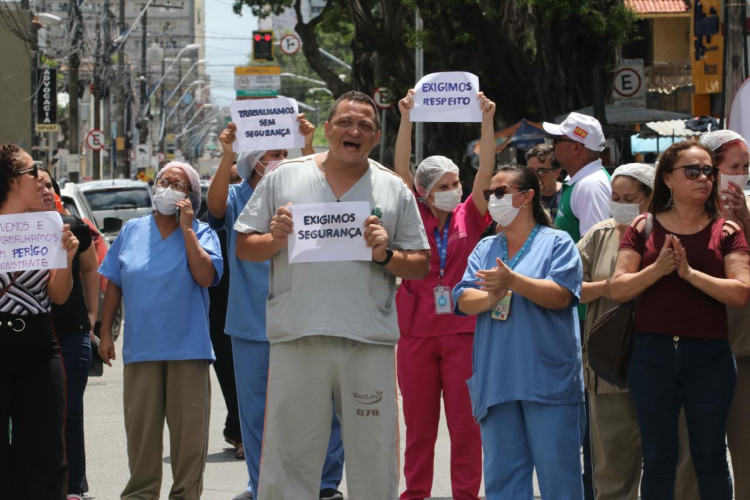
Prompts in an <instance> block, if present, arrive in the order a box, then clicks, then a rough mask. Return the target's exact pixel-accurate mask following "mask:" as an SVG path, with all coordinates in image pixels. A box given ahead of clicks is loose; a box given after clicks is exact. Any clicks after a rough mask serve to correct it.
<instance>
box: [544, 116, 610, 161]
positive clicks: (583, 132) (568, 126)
mask: <svg viewBox="0 0 750 500" xmlns="http://www.w3.org/2000/svg"><path fill="white" fill-rule="evenodd" d="M543 127H544V131H545V132H547V133H548V134H550V135H564V136H566V137H568V138H570V139H573V140H574V141H576V142H580V143H581V144H583V145H584V147H585V148H586V149H590V150H592V151H604V132H602V125H601V123H599V120H597V119H596V118H594V117H593V116H588V115H582V114H580V113H576V112H575V111H574V112H572V113H570V114H569V115H568V117H567V118H565V121H563V122H562V123H561V124H560V125H557V124H555V123H549V122H544V124H543Z"/></svg>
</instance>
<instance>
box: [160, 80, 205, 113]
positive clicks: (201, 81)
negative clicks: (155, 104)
mask: <svg viewBox="0 0 750 500" xmlns="http://www.w3.org/2000/svg"><path fill="white" fill-rule="evenodd" d="M204 83H206V82H204V81H203V80H193V81H192V82H190V85H188V86H187V88H186V89H185V92H183V93H182V95H181V96H180V98H179V99H177V103H176V104H175V105H174V107H173V108H172V109H171V110H170V111H169V113H167V118H166V120H167V121H169V119H170V118H171V116H172V115H173V114H174V112H175V110H177V108H179V107H180V103H181V102H182V100H183V99H184V98H185V96H186V95H187V93H188V92H190V89H191V87H193V86H194V85H202V84H204ZM174 94H175V92H172V95H174ZM171 97H172V96H170V97H167V100H166V101H165V102H169V99H170V98H171ZM194 101H195V98H194V99H193V102H194ZM191 105H192V102H191Z"/></svg>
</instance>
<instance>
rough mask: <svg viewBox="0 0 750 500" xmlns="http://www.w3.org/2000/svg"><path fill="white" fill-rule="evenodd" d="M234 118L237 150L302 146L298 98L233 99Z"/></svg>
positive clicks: (232, 110)
mask: <svg viewBox="0 0 750 500" xmlns="http://www.w3.org/2000/svg"><path fill="white" fill-rule="evenodd" d="M230 107H231V112H232V121H233V122H234V124H235V125H237V133H236V137H237V139H236V140H235V141H234V144H232V147H233V148H234V151H235V152H239V151H265V150H269V149H288V148H301V147H304V145H305V138H304V136H303V135H302V134H300V133H299V122H298V121H297V115H298V114H299V110H298V108H297V101H295V100H294V99H291V98H289V97H277V98H275V99H253V100H243V101H234V102H233V103H232V104H231V106H230Z"/></svg>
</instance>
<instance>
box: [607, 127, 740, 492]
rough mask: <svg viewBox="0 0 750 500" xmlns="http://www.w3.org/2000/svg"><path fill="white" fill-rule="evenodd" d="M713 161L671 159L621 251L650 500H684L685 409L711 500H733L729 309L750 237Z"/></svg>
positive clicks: (690, 145) (644, 483)
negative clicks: (725, 211)
mask: <svg viewBox="0 0 750 500" xmlns="http://www.w3.org/2000/svg"><path fill="white" fill-rule="evenodd" d="M715 174H716V172H715V170H714V168H713V165H712V162H711V154H710V151H709V150H708V149H707V148H706V147H705V146H702V145H701V144H699V143H697V142H694V141H684V142H678V143H675V144H673V145H671V146H670V147H669V148H668V149H667V150H666V151H665V152H664V154H662V156H661V158H660V159H659V163H658V167H657V169H656V176H655V181H654V196H653V199H652V200H651V205H650V207H649V212H650V213H651V214H652V215H653V218H652V219H653V229H652V231H650V232H649V234H648V235H646V231H645V229H644V228H645V221H644V220H641V219H642V218H640V219H638V220H636V221H635V222H634V223H633V224H632V225H631V226H630V227H629V228H628V230H627V231H626V232H625V235H624V236H623V239H622V242H621V243H620V252H619V253H618V257H617V265H616V267H615V273H614V276H613V278H612V282H611V284H610V294H611V296H612V298H613V299H614V300H616V301H618V302H625V301H628V300H633V299H636V298H638V301H637V303H636V308H635V332H636V333H635V335H634V338H633V351H632V354H631V358H630V362H629V364H628V386H629V387H630V394H631V397H632V399H633V406H634V407H635V413H636V417H637V419H638V426H639V428H640V432H641V448H642V453H643V477H642V479H641V497H642V498H643V499H644V500H652V499H658V500H670V499H672V498H674V497H675V493H674V490H675V467H676V464H677V456H678V448H679V444H678V416H679V413H680V407H683V408H684V411H685V417H686V420H687V426H688V437H689V442H690V454H691V456H692V459H693V464H694V466H695V471H696V476H697V479H698V487H699V489H700V494H701V498H702V499H703V500H707V499H731V498H732V478H731V476H730V475H729V466H728V464H727V459H726V444H725V441H724V436H725V434H726V427H727V416H728V414H729V406H730V404H731V402H732V396H733V394H734V387H735V374H736V373H735V372H736V369H735V364H734V358H733V357H732V351H731V349H730V347H729V342H728V340H727V313H726V307H725V305H729V306H734V307H740V306H744V305H745V302H746V301H747V298H748V293H749V291H750V288H749V287H750V265H749V264H748V262H750V261H749V257H748V246H747V242H746V241H745V236H744V234H743V233H742V231H741V230H740V228H739V227H738V226H737V224H735V223H733V222H730V221H727V220H726V219H723V218H721V216H720V214H719V210H718V207H717V204H716V203H717V183H716V182H714V181H715Z"/></svg>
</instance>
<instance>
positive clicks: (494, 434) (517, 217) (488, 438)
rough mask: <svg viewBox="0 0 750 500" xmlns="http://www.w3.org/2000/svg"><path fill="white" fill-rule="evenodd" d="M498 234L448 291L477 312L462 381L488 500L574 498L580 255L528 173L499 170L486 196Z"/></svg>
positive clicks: (578, 486) (579, 413) (577, 483)
mask: <svg viewBox="0 0 750 500" xmlns="http://www.w3.org/2000/svg"><path fill="white" fill-rule="evenodd" d="M485 198H487V199H488V201H489V208H488V210H489V213H490V215H491V216H492V218H493V220H495V221H496V222H497V224H498V229H500V232H499V233H498V234H497V235H495V236H491V237H488V238H485V239H483V240H482V241H480V242H479V244H478V245H477V247H476V248H475V249H474V252H473V253H472V254H471V256H470V257H469V262H468V267H467V268H466V272H465V273H464V277H463V279H462V281H461V282H460V283H459V284H458V285H456V287H455V288H454V289H453V300H454V303H455V304H456V314H467V315H477V326H476V332H475V334H474V363H473V364H474V366H473V375H472V377H471V378H470V379H469V380H468V381H467V384H468V385H469V392H470V394H471V401H472V409H473V412H474V418H476V420H477V421H478V422H479V425H480V429H481V432H482V446H483V449H484V476H485V492H486V494H487V499H488V500H495V499H508V498H512V499H514V500H516V499H518V500H524V499H531V498H533V497H534V490H533V484H532V476H533V471H534V469H536V472H537V477H538V480H539V487H540V490H541V493H542V498H555V499H558V500H567V499H576V500H579V499H582V498H583V484H582V481H581V459H580V446H581V437H582V435H583V425H584V420H583V381H582V369H581V344H580V335H579V331H578V319H577V316H576V305H577V304H578V301H579V298H580V294H581V281H582V268H581V259H580V257H579V254H578V250H577V249H576V246H575V243H573V240H572V239H571V238H570V236H568V234H567V233H565V232H564V231H559V230H556V229H552V227H551V223H550V220H549V216H548V215H547V213H546V211H545V210H544V207H543V206H542V203H541V197H540V189H539V181H538V179H537V177H536V175H535V174H534V172H533V171H532V170H531V169H529V168H528V167H522V166H517V165H513V166H504V167H501V168H500V169H499V171H498V173H497V174H496V175H495V177H494V178H493V179H492V184H491V185H490V189H489V190H487V191H486V192H485Z"/></svg>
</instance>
